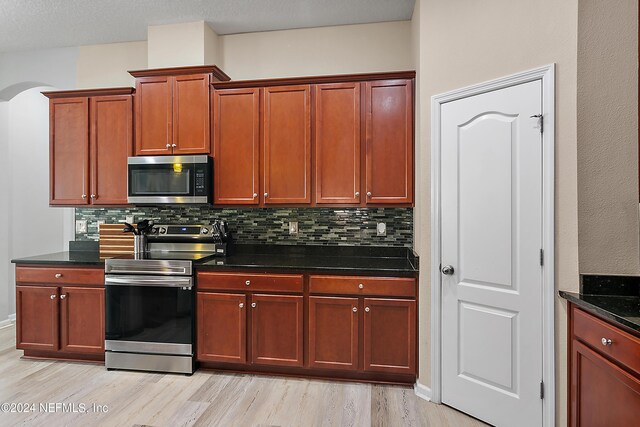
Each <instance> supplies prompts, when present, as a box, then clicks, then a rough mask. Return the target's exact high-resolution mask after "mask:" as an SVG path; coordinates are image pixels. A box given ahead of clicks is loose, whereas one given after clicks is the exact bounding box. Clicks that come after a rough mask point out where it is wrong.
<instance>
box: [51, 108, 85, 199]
mask: <svg viewBox="0 0 640 427" xmlns="http://www.w3.org/2000/svg"><path fill="white" fill-rule="evenodd" d="M49 157H50V165H49V185H50V188H49V189H50V191H49V204H51V205H86V204H88V203H89V197H87V196H88V192H89V98H87V97H76V98H55V99H50V101H49Z"/></svg>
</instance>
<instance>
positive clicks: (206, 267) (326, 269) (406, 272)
mask: <svg viewBox="0 0 640 427" xmlns="http://www.w3.org/2000/svg"><path fill="white" fill-rule="evenodd" d="M195 270H196V271H215V270H218V271H234V270H264V271H267V272H270V271H277V272H323V273H345V274H346V273H352V274H354V275H371V276H373V275H380V274H386V275H395V276H410V277H415V276H416V275H417V274H418V270H415V269H391V268H377V269H371V268H350V267H330V266H323V267H320V266H316V267H287V266H273V265H270V266H267V265H255V264H247V265H210V264H196V265H195Z"/></svg>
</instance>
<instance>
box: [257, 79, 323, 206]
mask: <svg viewBox="0 0 640 427" xmlns="http://www.w3.org/2000/svg"><path fill="white" fill-rule="evenodd" d="M263 90H264V102H263V105H264V114H263V129H264V168H263V171H264V181H263V182H264V194H263V196H264V203H265V204H297V203H311V97H310V94H311V88H310V86H309V85H302V86H278V87H268V88H265V89H263Z"/></svg>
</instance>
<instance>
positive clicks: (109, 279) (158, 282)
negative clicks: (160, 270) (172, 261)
mask: <svg viewBox="0 0 640 427" xmlns="http://www.w3.org/2000/svg"><path fill="white" fill-rule="evenodd" d="M104 284H105V285H115V286H156V287H167V288H184V287H192V286H193V278H192V277H163V276H122V275H118V276H115V277H114V276H105V277H104Z"/></svg>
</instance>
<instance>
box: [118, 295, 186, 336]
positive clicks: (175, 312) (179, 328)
mask: <svg viewBox="0 0 640 427" xmlns="http://www.w3.org/2000/svg"><path fill="white" fill-rule="evenodd" d="M105 294H106V307H107V310H106V319H105V320H106V331H105V332H106V333H105V338H106V339H107V340H118V341H140V342H156V343H158V342H159V343H175V344H191V343H192V342H193V313H194V296H193V291H192V290H183V289H182V288H179V287H155V286H106V287H105Z"/></svg>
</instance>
